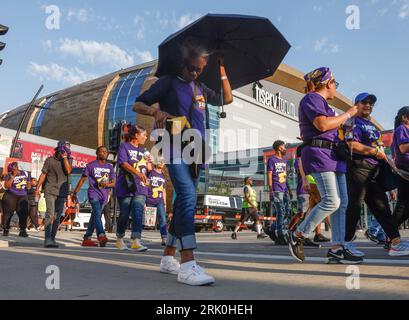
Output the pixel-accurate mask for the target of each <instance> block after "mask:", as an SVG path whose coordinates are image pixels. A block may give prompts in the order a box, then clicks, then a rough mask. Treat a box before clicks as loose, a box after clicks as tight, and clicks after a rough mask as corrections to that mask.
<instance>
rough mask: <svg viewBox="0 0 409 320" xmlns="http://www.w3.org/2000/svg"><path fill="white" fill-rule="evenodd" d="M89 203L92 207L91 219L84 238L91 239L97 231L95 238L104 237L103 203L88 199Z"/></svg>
mask: <svg viewBox="0 0 409 320" xmlns="http://www.w3.org/2000/svg"><path fill="white" fill-rule="evenodd" d="M89 203H90V204H91V207H92V213H91V217H90V219H89V224H88V228H87V232H86V233H85V237H86V238H91V237H92V234H93V233H94V230H95V229H96V231H97V237H98V236H100V235H105V230H104V226H103V225H102V211H103V210H104V207H105V205H104V201H102V200H98V199H89Z"/></svg>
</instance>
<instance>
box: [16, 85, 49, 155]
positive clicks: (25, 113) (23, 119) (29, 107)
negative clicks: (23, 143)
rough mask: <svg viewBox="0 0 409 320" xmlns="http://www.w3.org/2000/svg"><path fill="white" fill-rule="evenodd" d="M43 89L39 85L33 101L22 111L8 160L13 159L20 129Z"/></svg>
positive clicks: (42, 86)
mask: <svg viewBox="0 0 409 320" xmlns="http://www.w3.org/2000/svg"><path fill="white" fill-rule="evenodd" d="M43 88H44V85H41V87H40V89H38V91H37V93H36V95H35V96H34V98H33V100H31V102H30V104H29V105H28V106H27V108H26V110H25V111H24V114H23V118H22V119H21V121H20V124H19V126H18V129H17V132H16V136H15V137H14V140H13V144H12V145H11V149H10V158H13V156H14V150H15V149H16V146H17V142H18V139H19V137H20V132H21V129H22V128H23V125H24V122H25V121H26V119H27V116H28V115H29V113H30V111H31V109H32V108H33V107H34V106H35V105H34V104H35V101H36V100H37V98H38V96H39V95H40V92H41V91H42V90H43Z"/></svg>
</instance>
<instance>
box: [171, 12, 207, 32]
mask: <svg viewBox="0 0 409 320" xmlns="http://www.w3.org/2000/svg"><path fill="white" fill-rule="evenodd" d="M201 16H202V15H201V14H197V13H195V14H192V13H188V14H185V15H183V16H180V17H179V18H178V19H177V21H176V27H177V28H178V29H182V28H184V27H186V26H187V25H189V24H191V23H192V22H193V21H195V20H197V19H199V18H200V17H201Z"/></svg>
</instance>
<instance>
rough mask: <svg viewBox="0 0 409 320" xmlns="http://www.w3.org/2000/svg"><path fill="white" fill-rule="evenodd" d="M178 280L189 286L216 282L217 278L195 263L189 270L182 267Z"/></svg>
mask: <svg viewBox="0 0 409 320" xmlns="http://www.w3.org/2000/svg"><path fill="white" fill-rule="evenodd" d="M178 282H180V283H184V284H187V285H189V286H205V285H211V284H213V283H215V279H214V278H213V277H211V276H209V275H208V274H206V272H205V270H204V269H203V268H201V267H200V266H198V265H197V264H196V263H195V264H193V265H192V266H191V267H190V268H188V269H187V270H182V268H180V271H179V274H178Z"/></svg>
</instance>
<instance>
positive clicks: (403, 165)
mask: <svg viewBox="0 0 409 320" xmlns="http://www.w3.org/2000/svg"><path fill="white" fill-rule="evenodd" d="M406 143H409V128H408V127H407V126H405V125H404V124H402V125H400V126H399V127H398V128H397V129H396V130H395V132H394V134H393V143H392V148H393V151H394V155H395V162H396V166H397V167H398V168H399V169H402V170H409V153H402V152H400V149H399V147H400V146H401V145H402V144H406Z"/></svg>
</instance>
